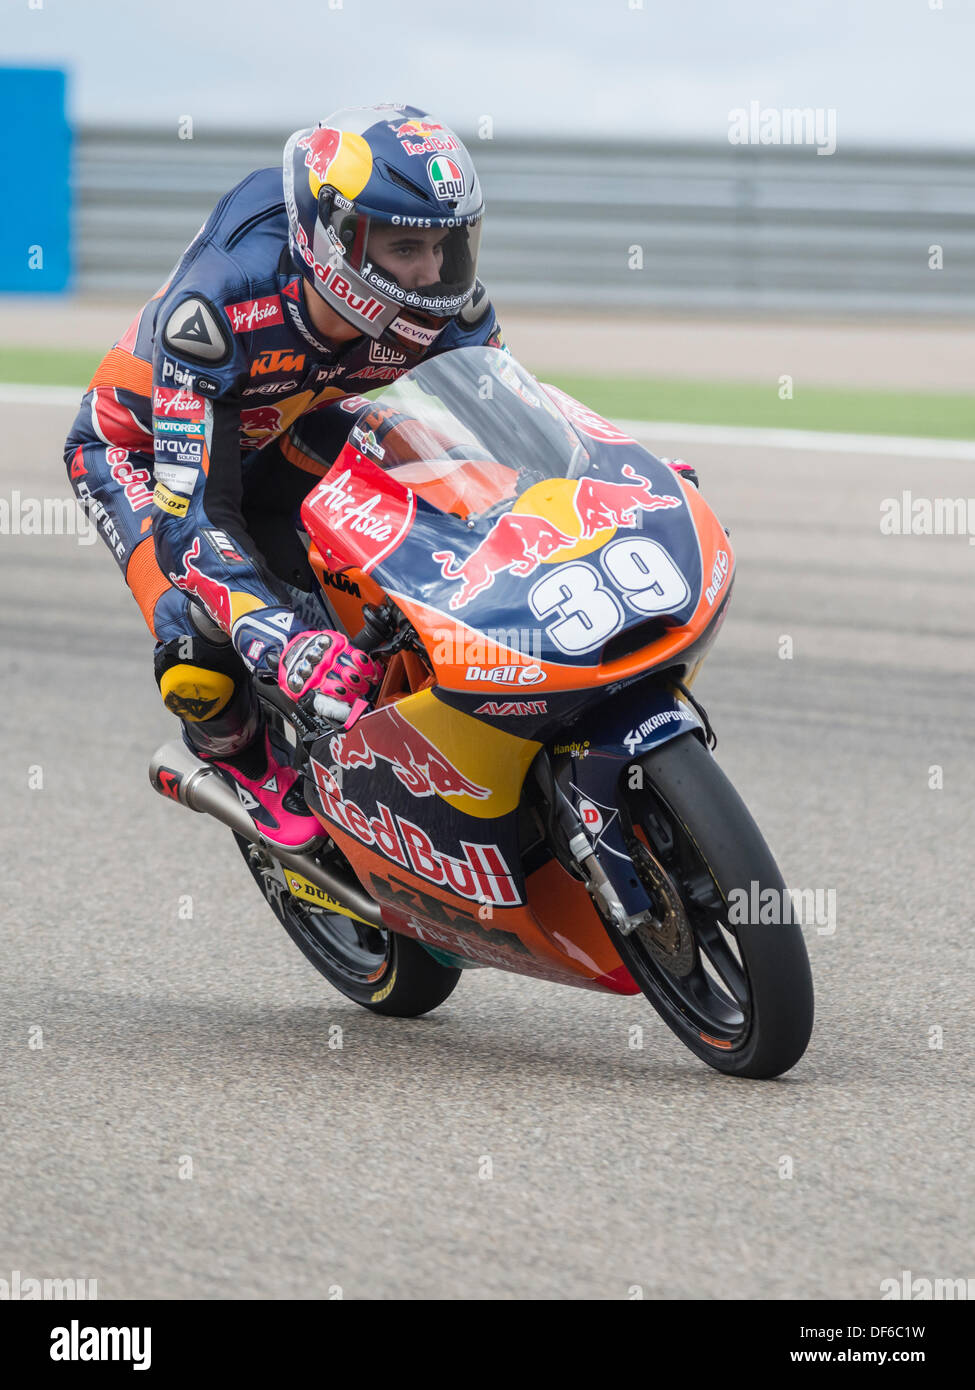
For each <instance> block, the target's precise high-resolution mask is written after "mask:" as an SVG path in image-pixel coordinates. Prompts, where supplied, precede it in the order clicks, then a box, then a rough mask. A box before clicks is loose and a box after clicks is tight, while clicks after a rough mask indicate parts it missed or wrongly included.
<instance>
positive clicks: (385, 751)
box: [329, 705, 490, 801]
mask: <svg viewBox="0 0 975 1390" xmlns="http://www.w3.org/2000/svg"><path fill="white" fill-rule="evenodd" d="M329 749H330V751H331V754H332V757H333V758H334V759H335V761H336V762H337V763H338V765H339V767H344V768H349V769H351V768H356V767H367V768H373V767H375V766H376V759H377V758H381V759H382V761H383V762H386V763H389V765H390V767H391V768H392V771H393V776H394V777H395V778H396V779H397V781H399V782H402V784H403V786H404V787H406V789H407V791H409V792H412V794H413V795H414V796H432V795H433V793H434V792H437V793H438V795H440V796H472V797H475V798H476V799H477V800H479V801H481V800H483V799H484V797H486V796H490V788H489V787H481V786H478V784H477V783H476V782H472V781H471V780H470V778H469V777H465V776H464V774H463V773H462V772H460V771H459V770H458V769H457V768H456V767H454V765H453V763H452V762H450V760H449V759H448V758H445V757H444V755H443V754H442V753H441V752H440V750H439V748H437V746H436V745H435V744H433V743H431V742H430V740H429V739H428V738H427V737H426V736H425V735H424V734H421V733H420V731H419V729H416V728H414V726H413V725H412V724H410V723H409V721H408V720H406V719H404V718H403V716H402V715H401V714H398V713H397V712H396V710H395V708H394V707H393V706H392V705H387V706H385V707H384V708H383V709H378V710H374V711H373V712H372V713H371V714H367V715H366V716H365V717H364V718H362V719H360V720H359V721H358V722H357V723H356V724H355V726H354V727H353V728H352V729H350V730H349V732H348V733H345V734H338V735H337V736H336V737H335V738H333V739H332V741H331V743H330V744H329Z"/></svg>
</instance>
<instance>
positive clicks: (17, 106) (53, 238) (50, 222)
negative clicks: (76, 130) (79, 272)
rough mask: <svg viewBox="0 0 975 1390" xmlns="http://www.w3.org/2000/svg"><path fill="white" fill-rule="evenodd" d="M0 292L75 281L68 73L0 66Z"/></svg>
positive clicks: (48, 288)
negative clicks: (0, 126)
mask: <svg viewBox="0 0 975 1390" xmlns="http://www.w3.org/2000/svg"><path fill="white" fill-rule="evenodd" d="M0 112H2V113H3V121H4V127H5V129H4V138H3V148H2V151H0V198H2V215H0V291H4V290H6V291H11V290H13V291H16V292H19V293H26V294H43V293H51V294H54V293H57V292H59V291H61V290H65V289H68V288H69V287H70V284H71V274H72V255H71V202H72V191H71V130H70V128H69V126H68V119H67V115H66V112H65V74H64V73H63V72H60V71H58V70H57V69H53V68H2V67H0Z"/></svg>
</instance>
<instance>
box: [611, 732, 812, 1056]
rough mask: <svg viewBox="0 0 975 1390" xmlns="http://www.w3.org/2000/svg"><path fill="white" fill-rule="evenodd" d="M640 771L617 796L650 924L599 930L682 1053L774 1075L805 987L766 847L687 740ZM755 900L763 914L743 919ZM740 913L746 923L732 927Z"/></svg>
mask: <svg viewBox="0 0 975 1390" xmlns="http://www.w3.org/2000/svg"><path fill="white" fill-rule="evenodd" d="M639 766H641V767H642V769H643V786H642V788H639V789H636V790H626V791H625V793H624V795H625V798H626V806H627V810H628V812H629V819H630V849H631V853H632V856H633V864H634V867H635V868H636V871H637V874H638V875H639V877H640V879H641V881H642V882H643V884H644V886H645V887H646V889H647V892H648V895H649V897H650V899H651V901H652V903H653V904H654V916H655V921H654V922H653V923H651V924H649V925H647V926H640V927H638V928H637V929H636V930H635V931H633V932H631V933H630V934H629V935H628V936H623V935H621V933H620V932H619V931H618V930H617V929H616V928H615V927H613V926H612V925H611V924H609V923H607V930H608V932H609V934H610V936H611V937H612V939H613V943H614V945H615V946H616V949H617V950H618V951H619V953H620V956H621V957H622V959H623V961H624V963H625V964H626V966H627V968H628V970H629V971H630V973H631V974H632V976H633V978H634V980H635V981H636V983H637V984H638V985H639V986H640V988H641V989H642V991H643V993H644V994H645V995H646V997H647V998H648V999H649V1000H650V1003H651V1004H652V1005H653V1007H654V1008H655V1009H656V1010H657V1012H658V1013H659V1014H660V1015H661V1017H662V1018H663V1019H664V1020H665V1021H666V1023H667V1024H668V1025H669V1027H670V1028H671V1029H673V1031H674V1032H675V1033H676V1034H677V1036H678V1037H679V1038H680V1039H681V1041H682V1042H683V1043H684V1044H685V1045H686V1046H687V1047H689V1048H690V1050H691V1051H692V1052H694V1053H696V1054H697V1056H698V1057H701V1058H703V1059H704V1061H706V1062H708V1063H709V1064H710V1065H711V1066H712V1067H715V1068H717V1070H718V1071H723V1072H728V1073H730V1074H732V1075H735V1076H748V1077H772V1076H778V1075H780V1074H781V1073H782V1072H784V1071H788V1070H789V1068H790V1067H793V1066H795V1064H796V1062H798V1060H799V1058H800V1057H801V1056H802V1054H803V1052H804V1051H805V1049H806V1045H807V1043H808V1042H809V1037H810V1033H811V1032H812V1023H813V991H812V976H811V973H810V970H809V959H808V956H807V954H806V946H805V942H804V941H803V938H802V931H801V929H800V927H799V926H798V925H797V924H796V922H795V921H794V920H793V915H792V906H791V899H790V898H789V896H788V893H787V890H786V887H785V884H784V882H783V880H782V876H781V874H780V873H779V870H778V867H777V866H776V863H775V860H774V859H773V858H772V854H771V851H770V850H769V848H768V846H767V845H766V843H765V840H764V839H763V837H762V834H761V832H760V831H759V829H758V826H757V825H756V824H755V822H754V820H753V819H752V817H751V815H750V814H749V811H748V809H747V807H746V806H745V804H744V802H743V801H742V799H741V797H740V796H739V795H738V793H737V792H736V791H735V789H734V787H733V786H732V785H731V783H730V782H729V781H728V779H727V777H726V776H725V775H724V773H723V772H722V771H721V768H720V767H719V766H718V764H717V763H716V762H715V761H714V759H713V758H712V756H711V754H710V753H709V752H708V751H707V749H706V748H704V747H703V746H702V744H701V743H700V742H699V741H698V739H697V738H696V737H695V736H694V735H693V734H686V735H684V736H682V737H681V738H677V739H672V740H670V741H669V742H667V743H665V744H662V745H661V746H660V747H659V748H657V749H655V750H654V751H653V752H652V753H648V754H647V755H646V756H645V757H643V758H641V759H640V762H639ZM627 780H631V779H627ZM767 890H772V893H771V895H769V894H768V893H767ZM759 903H762V904H767V905H769V910H768V911H765V910H763V912H762V914H761V918H760V920H759V921H754V920H751V919H752V918H753V917H754V916H755V913H754V911H753V908H754V905H756V904H759ZM746 905H747V906H746ZM743 908H744V917H745V918H746V919H747V920H739V919H740V918H741V917H742V915H743V912H742V909H743ZM766 917H768V918H771V919H772V920H769V921H768V924H767V925H766V924H763V919H765V918H766ZM776 919H777V920H776Z"/></svg>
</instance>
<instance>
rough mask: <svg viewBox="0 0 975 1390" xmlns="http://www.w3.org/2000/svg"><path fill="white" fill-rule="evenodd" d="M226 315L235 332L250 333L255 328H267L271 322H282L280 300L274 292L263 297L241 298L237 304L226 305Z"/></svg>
mask: <svg viewBox="0 0 975 1390" xmlns="http://www.w3.org/2000/svg"><path fill="white" fill-rule="evenodd" d="M226 312H227V317H228V318H229V319H230V327H231V328H232V329H233V331H234V332H235V333H252V332H253V331H254V329H255V328H269V327H270V326H271V324H273V323H284V315H283V314H282V312H281V300H280V299H279V298H278V296H277V295H276V294H271V295H265V297H264V298H263V299H242V300H241V302H240V303H239V304H228V305H227V311H226Z"/></svg>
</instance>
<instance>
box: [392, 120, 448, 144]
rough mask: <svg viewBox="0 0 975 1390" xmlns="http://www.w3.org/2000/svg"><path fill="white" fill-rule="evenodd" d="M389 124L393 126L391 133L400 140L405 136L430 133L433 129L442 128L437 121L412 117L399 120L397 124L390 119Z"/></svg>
mask: <svg viewBox="0 0 975 1390" xmlns="http://www.w3.org/2000/svg"><path fill="white" fill-rule="evenodd" d="M390 125H391V126H392V128H393V134H394V135H398V136H399V138H400V139H401V140H404V139H406V137H407V136H412V135H417V136H423V135H430V134H432V133H433V131H435V130H443V126H442V125H441V124H440V122H439V121H424V120H420V119H419V118H414V117H411V118H410V119H409V120H407V121H400V123H399V124H398V125H397V123H396V122H395V121H390Z"/></svg>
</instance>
